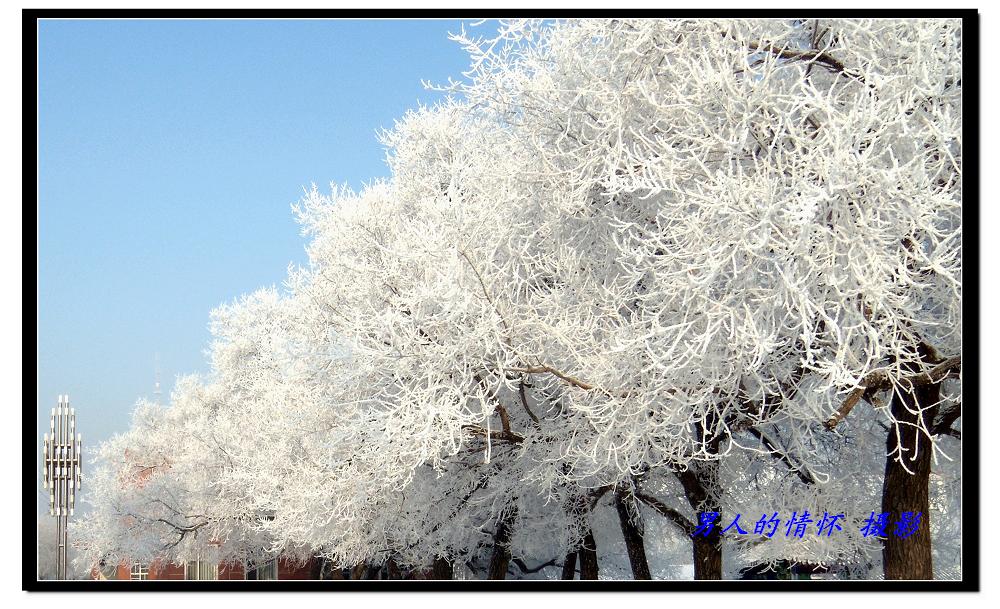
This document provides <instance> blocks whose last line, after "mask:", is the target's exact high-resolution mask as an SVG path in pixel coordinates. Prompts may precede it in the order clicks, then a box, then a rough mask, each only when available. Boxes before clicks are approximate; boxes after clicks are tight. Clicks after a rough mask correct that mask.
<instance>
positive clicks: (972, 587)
mask: <svg viewBox="0 0 1000 609" xmlns="http://www.w3.org/2000/svg"><path fill="white" fill-rule="evenodd" d="M513 17H535V18H566V17H593V18H601V17H604V18H611V17H640V18H718V17H770V18H790V17H794V18H800V17H802V18H822V17H840V18H862V17H875V18H879V17H880V18H890V17H892V18H914V19H926V18H960V19H961V20H962V29H963V32H962V36H963V44H962V62H963V64H962V65H963V79H964V80H965V82H964V83H963V88H964V92H963V109H962V130H963V174H964V175H963V186H964V189H963V197H962V206H963V209H962V215H963V220H962V222H963V227H964V234H963V241H964V243H963V261H962V262H963V286H962V288H963V298H964V300H965V302H963V331H965V330H968V329H971V330H972V333H971V334H970V333H968V332H963V348H962V351H963V367H962V375H963V401H965V402H966V403H968V404H972V405H973V407H972V408H967V409H965V411H963V413H962V416H963V418H964V421H963V425H962V451H963V461H962V467H963V474H962V475H963V478H964V479H963V484H962V514H961V518H962V531H963V534H962V575H963V578H962V579H961V580H927V581H917V580H889V581H886V580H785V581H780V580H721V581H696V580H656V581H633V580H597V581H581V580H568V581H564V580H503V581H488V580H464V581H463V580H452V581H442V580H322V581H321V580H279V581H239V580H235V581H234V580H228V581H227V580H221V581H211V582H208V581H185V580H148V581H126V580H66V581H56V580H38V579H36V577H37V573H36V572H35V565H36V564H37V542H36V534H35V530H36V520H35V519H36V512H37V506H36V503H35V501H36V499H35V495H36V489H35V486H36V485H37V477H36V475H37V472H35V471H34V470H35V468H34V465H35V462H36V459H35V454H36V452H37V449H38V446H39V444H38V441H39V439H38V438H36V437H35V432H36V430H35V429H34V426H33V425H29V424H28V423H26V421H34V420H35V418H36V416H35V415H36V413H35V412H34V409H33V408H29V406H28V402H27V401H25V402H24V405H23V407H22V408H23V415H24V416H23V418H22V434H23V443H22V451H23V452H22V465H23V471H22V501H23V508H22V533H23V535H22V543H23V545H22V561H21V567H22V574H21V575H22V589H23V590H26V591H29V592H113V591H130V592H139V591H141V592H207V591H214V592H236V591H239V592H251V591H252V592H289V591H302V592H305V591H309V592H319V591H323V592H358V591H370V592H374V591H378V592H430V591H433V592H443V591H465V592H501V591H503V592H625V591H635V592H667V591H676V592H692V591H705V592H776V591H788V592H977V591H979V590H980V571H981V550H980V543H979V542H980V538H979V530H980V528H979V525H980V494H979V493H980V471H979V466H980V459H981V448H980V431H979V430H980V415H979V404H980V400H979V387H980V377H979V372H980V366H979V356H980V346H979V328H980V327H979V320H980V315H979V300H980V293H979V282H980V277H981V275H980V268H979V261H980V258H981V249H980V241H979V234H980V232H981V228H980V224H979V220H980V191H979V184H980V179H981V173H980V141H979V133H980V107H979V104H980V94H981V93H980V86H979V85H980V79H981V76H982V74H981V70H980V64H979V59H980V38H979V34H980V15H979V11H978V10H977V9H939V8H934V9H885V8H872V9H837V8H809V9H774V8H770V9H744V8H740V9H669V10H668V9H663V10H660V9H575V10H571V9H563V8H553V9H545V8H539V9H501V8H495V9H486V8H470V9H464V10H463V9H450V8H449V9H441V8H436V9H416V8H407V9H374V8H372V9H215V8H206V9H160V8H155V9H154V8H134V9H117V8H116V9H76V8H67V9H23V10H22V11H21V27H22V83H23V85H22V87H23V88H22V98H23V99H22V101H23V106H22V108H23V110H22V123H23V125H24V128H23V134H22V161H23V166H24V170H23V171H24V176H25V179H24V180H23V184H24V193H25V194H24V195H23V199H22V206H23V207H24V208H25V209H27V208H28V207H29V203H30V202H31V201H32V200H34V202H35V205H36V206H37V205H39V204H40V203H39V202H38V195H37V182H36V179H37V171H38V166H37V146H38V133H37V107H38V105H37V104H38V98H37V91H38V83H37V65H38V57H37V53H38V40H37V33H38V21H39V20H43V19H294V18H308V19H358V20H362V19H494V18H513ZM969 75H971V78H970V77H969ZM28 178H31V179H28ZM36 209H37V207H36ZM25 217H32V218H34V220H35V224H34V226H33V227H32V228H33V229H34V230H31V231H30V232H29V231H28V230H26V229H27V226H22V232H23V236H24V240H23V244H24V245H23V251H24V252H25V254H27V253H28V252H29V251H30V252H37V247H38V244H37V234H38V225H37V214H35V213H31V214H25ZM970 220H971V221H972V222H971V223H970V222H969V221H970ZM970 227H971V229H972V230H968V229H969V228H970ZM29 248H30V249H29ZM969 252H971V253H972V255H971V256H966V254H967V253H969ZM28 260H29V257H28V255H25V256H24V261H25V262H24V269H23V270H24V271H25V272H24V273H23V277H24V279H25V285H24V290H23V294H24V299H25V301H29V302H30V303H31V304H32V305H33V306H32V307H30V309H31V310H33V311H37V310H38V291H37V272H38V267H37V258H36V259H35V266H34V268H31V267H30V266H29V262H28ZM964 276H969V277H971V278H972V282H969V283H966V282H965V281H964ZM29 285H30V287H32V288H34V289H31V290H29V289H28V287H29ZM25 310H29V307H25ZM966 320H970V321H971V323H970V324H968V325H966V324H965V321H966ZM33 322H34V319H33V318H28V317H26V318H24V319H22V324H23V325H24V326H28V327H33V326H34V323H33ZM35 331H36V342H35V345H34V348H30V347H29V345H28V344H27V342H25V344H24V345H23V351H24V357H23V361H24V362H26V363H28V365H29V367H30V366H31V365H32V362H37V361H38V360H37V328H35ZM25 341H27V339H25ZM969 355H971V356H972V357H971V358H970V357H968V356H969ZM36 373H37V371H36ZM29 532H30V533H29Z"/></svg>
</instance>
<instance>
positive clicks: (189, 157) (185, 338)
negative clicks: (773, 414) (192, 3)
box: [37, 21, 493, 445]
mask: <svg viewBox="0 0 1000 609" xmlns="http://www.w3.org/2000/svg"><path fill="white" fill-rule="evenodd" d="M458 27H459V22H458V21H44V22H42V23H41V26H40V28H39V33H38V39H39V43H38V83H39V85H38V97H39V105H38V116H39V119H38V128H39V142H38V149H39V153H38V362H37V363H38V379H37V395H38V435H39V438H40V437H41V434H42V432H43V431H46V430H47V429H48V413H49V410H50V409H51V408H52V407H53V406H55V403H56V396H57V395H59V394H69V395H70V398H71V401H72V405H73V406H75V407H76V408H77V409H78V416H79V417H80V419H79V422H78V425H79V429H80V431H81V432H82V433H83V434H84V443H85V444H86V445H92V444H95V443H96V442H98V441H100V440H104V439H107V438H109V437H110V436H111V435H112V434H113V433H115V432H119V431H123V430H124V429H126V428H127V426H128V422H129V413H130V412H131V410H132V408H133V406H134V404H135V401H136V400H137V399H138V398H139V397H141V396H151V394H152V390H153V378H154V372H153V370H154V353H155V352H159V353H160V362H161V370H162V372H161V377H162V380H163V386H164V398H166V396H167V395H169V391H170V389H171V388H172V386H173V381H174V378H175V377H176V375H178V374H187V373H195V372H207V371H208V365H207V362H206V358H205V348H206V347H207V345H208V340H209V333H208V329H207V326H208V320H209V317H208V315H209V311H210V310H211V309H212V308H214V307H216V306H218V305H219V304H221V303H223V302H227V301H230V300H233V299H235V298H237V297H238V296H239V295H240V294H242V293H245V292H249V291H252V290H254V289H256V288H258V287H260V286H266V285H280V284H281V282H282V281H283V280H284V278H285V275H286V269H287V267H288V265H289V264H290V263H296V264H301V263H304V262H305V253H304V245H305V240H304V239H303V238H302V237H301V236H300V235H299V232H298V226H297V225H296V223H295V221H294V218H293V216H292V214H291V211H290V205H291V204H292V203H294V202H296V201H297V200H298V199H299V197H300V196H301V194H302V189H303V188H304V187H308V186H309V185H310V184H312V183H316V184H317V185H318V186H319V187H320V188H321V189H328V188H329V183H330V182H331V181H333V182H337V183H344V182H347V183H349V184H350V185H351V186H353V187H355V188H357V187H360V186H361V185H362V184H363V183H364V182H367V181H368V180H370V179H371V178H373V177H378V176H386V175H387V174H388V172H387V169H386V167H385V163H384V156H385V151H384V150H383V149H382V147H381V146H380V144H378V142H377V141H376V139H375V132H376V130H377V129H378V128H379V127H390V126H391V125H392V122H393V119H395V118H399V117H400V116H402V114H403V113H404V112H405V111H406V110H407V109H409V108H414V107H416V105H417V102H418V100H419V101H420V102H423V103H430V102H433V101H435V100H437V99H439V98H440V95H439V94H437V93H433V92H429V91H425V90H424V89H423V88H422V86H421V84H420V80H421V79H426V80H430V81H433V82H440V83H443V82H446V81H447V77H448V76H453V77H455V78H460V77H461V72H462V70H464V69H467V66H468V58H467V56H466V54H465V52H464V51H462V49H461V48H460V47H459V46H458V45H457V44H455V43H453V42H451V41H449V40H448V39H447V33H448V32H449V31H457V30H458ZM484 29H485V27H484ZM490 29H491V30H492V29H493V28H490Z"/></svg>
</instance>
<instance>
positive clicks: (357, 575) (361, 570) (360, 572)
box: [351, 563, 368, 579]
mask: <svg viewBox="0 0 1000 609" xmlns="http://www.w3.org/2000/svg"><path fill="white" fill-rule="evenodd" d="M366 571H368V565H366V564H365V563H360V564H357V565H354V568H353V569H351V579H364V575H365V572H366Z"/></svg>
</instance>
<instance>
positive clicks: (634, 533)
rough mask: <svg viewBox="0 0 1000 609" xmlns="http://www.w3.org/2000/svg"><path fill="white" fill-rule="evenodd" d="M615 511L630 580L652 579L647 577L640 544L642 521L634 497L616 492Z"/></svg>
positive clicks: (644, 552)
mask: <svg viewBox="0 0 1000 609" xmlns="http://www.w3.org/2000/svg"><path fill="white" fill-rule="evenodd" d="M615 509H616V510H618V522H619V524H621V527H622V535H623V536H624V537H625V549H626V550H627V551H628V562H629V564H630V565H632V578H633V579H652V577H650V575H649V563H647V562H646V548H645V546H644V545H643V542H642V528H643V527H642V519H641V516H640V514H639V506H638V505H636V501H635V496H634V495H632V493H631V492H626V491H620V490H616V491H615Z"/></svg>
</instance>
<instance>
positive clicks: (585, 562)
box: [577, 526, 598, 579]
mask: <svg viewBox="0 0 1000 609" xmlns="http://www.w3.org/2000/svg"><path fill="white" fill-rule="evenodd" d="M577 554H578V555H579V556H580V579H598V577H597V542H596V541H594V531H593V530H591V528H590V527H589V526H588V527H587V534H586V535H584V537H583V545H582V546H581V547H580V549H579V550H577Z"/></svg>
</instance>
